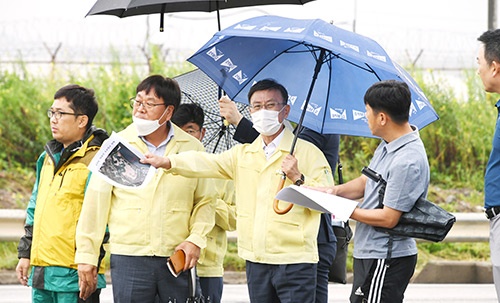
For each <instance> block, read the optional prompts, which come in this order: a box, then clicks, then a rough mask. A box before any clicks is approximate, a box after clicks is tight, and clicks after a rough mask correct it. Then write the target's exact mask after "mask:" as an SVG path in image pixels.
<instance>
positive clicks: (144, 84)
mask: <svg viewBox="0 0 500 303" xmlns="http://www.w3.org/2000/svg"><path fill="white" fill-rule="evenodd" d="M151 89H154V91H155V94H156V96H157V97H158V98H163V102H164V103H165V105H166V106H169V105H173V106H174V112H175V110H176V109H177V108H178V107H179V104H180V103H181V89H180V88H179V84H178V83H177V81H175V80H174V79H171V78H168V77H163V76H161V75H152V76H149V77H147V78H146V79H144V80H142V81H141V83H139V85H137V89H136V93H139V92H142V91H145V92H146V94H149V92H150V91H151Z"/></svg>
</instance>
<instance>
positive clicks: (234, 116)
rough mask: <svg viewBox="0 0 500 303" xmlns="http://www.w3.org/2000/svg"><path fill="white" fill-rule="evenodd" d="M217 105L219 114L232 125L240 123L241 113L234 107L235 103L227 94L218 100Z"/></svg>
mask: <svg viewBox="0 0 500 303" xmlns="http://www.w3.org/2000/svg"><path fill="white" fill-rule="evenodd" d="M219 106H220V115H221V116H222V117H224V118H225V119H226V120H227V122H229V123H231V124H232V125H234V126H237V125H238V124H239V123H240V121H241V119H243V115H242V114H241V113H240V111H239V110H238V108H237V107H236V103H234V101H231V99H229V98H228V97H227V96H224V97H222V98H221V99H220V100H219Z"/></svg>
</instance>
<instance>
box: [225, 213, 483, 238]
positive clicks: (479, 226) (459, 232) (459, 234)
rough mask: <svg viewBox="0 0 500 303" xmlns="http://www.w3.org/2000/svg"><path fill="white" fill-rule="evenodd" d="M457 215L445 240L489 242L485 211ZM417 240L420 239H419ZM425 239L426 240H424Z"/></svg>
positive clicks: (353, 224)
mask: <svg viewBox="0 0 500 303" xmlns="http://www.w3.org/2000/svg"><path fill="white" fill-rule="evenodd" d="M453 214H454V215H455V216H456V217H457V222H455V224H454V225H453V227H452V228H451V230H450V232H449V233H448V235H447V236H446V238H445V239H444V240H443V242H488V241H489V233H490V225H489V221H488V219H486V216H485V215H484V213H453ZM349 225H350V226H351V228H352V231H353V232H354V233H355V232H356V222H355V221H354V220H349ZM236 238H237V233H236V232H235V231H233V232H229V233H228V239H229V240H230V241H236ZM417 241H420V240H418V239H417ZM422 241H425V240H422Z"/></svg>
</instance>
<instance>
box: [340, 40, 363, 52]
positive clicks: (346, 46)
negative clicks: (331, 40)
mask: <svg viewBox="0 0 500 303" xmlns="http://www.w3.org/2000/svg"><path fill="white" fill-rule="evenodd" d="M340 46H342V47H343V48H349V49H352V50H353V51H356V52H358V53H359V46H357V45H354V44H351V43H347V42H344V41H342V40H340Z"/></svg>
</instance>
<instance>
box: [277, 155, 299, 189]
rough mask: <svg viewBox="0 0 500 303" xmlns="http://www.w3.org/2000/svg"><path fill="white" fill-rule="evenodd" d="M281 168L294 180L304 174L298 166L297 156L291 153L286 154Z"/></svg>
mask: <svg viewBox="0 0 500 303" xmlns="http://www.w3.org/2000/svg"><path fill="white" fill-rule="evenodd" d="M281 170H282V171H283V172H284V173H285V174H286V176H287V177H288V179H290V180H292V182H295V181H297V180H298V179H300V176H301V175H302V174H301V173H300V171H299V168H298V161H297V158H295V157H294V156H292V155H290V154H288V155H286V157H285V159H284V160H283V162H282V163H281Z"/></svg>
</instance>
